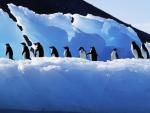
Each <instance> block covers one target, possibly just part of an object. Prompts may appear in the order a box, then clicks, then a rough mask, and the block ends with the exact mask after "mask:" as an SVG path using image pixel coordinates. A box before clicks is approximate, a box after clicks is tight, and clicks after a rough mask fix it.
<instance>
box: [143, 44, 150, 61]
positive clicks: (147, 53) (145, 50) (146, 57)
mask: <svg viewBox="0 0 150 113" xmlns="http://www.w3.org/2000/svg"><path fill="white" fill-rule="evenodd" d="M141 52H142V55H143V57H144V59H149V58H150V56H149V52H148V49H147V48H146V46H145V43H143V44H142V46H141Z"/></svg>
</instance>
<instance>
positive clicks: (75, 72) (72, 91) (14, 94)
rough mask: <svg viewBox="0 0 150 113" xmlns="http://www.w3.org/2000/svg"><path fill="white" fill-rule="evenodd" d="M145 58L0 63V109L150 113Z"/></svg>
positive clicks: (149, 83)
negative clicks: (111, 60)
mask: <svg viewBox="0 0 150 113" xmlns="http://www.w3.org/2000/svg"><path fill="white" fill-rule="evenodd" d="M149 68H150V60H134V59H125V60H117V61H113V62H109V61H108V62H90V61H86V60H81V59H75V58H72V59H64V58H58V59H56V58H42V59H38V58H37V59H33V60H32V61H17V62H14V61H10V60H7V59H0V72H1V74H0V91H1V92H0V109H22V110H39V111H41V110H44V111H74V112H75V111H77V112H85V113H87V112H91V113H96V112H97V113H100V112H103V113H122V111H123V113H149V112H150V74H149V73H150V70H149Z"/></svg>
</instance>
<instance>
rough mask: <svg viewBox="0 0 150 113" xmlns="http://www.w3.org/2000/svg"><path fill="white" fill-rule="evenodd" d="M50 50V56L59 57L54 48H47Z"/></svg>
mask: <svg viewBox="0 0 150 113" xmlns="http://www.w3.org/2000/svg"><path fill="white" fill-rule="evenodd" d="M49 48H50V49H51V56H52V57H59V54H58V51H57V49H56V48H55V47H54V46H51V47H49Z"/></svg>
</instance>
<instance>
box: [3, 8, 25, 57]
mask: <svg viewBox="0 0 150 113" xmlns="http://www.w3.org/2000/svg"><path fill="white" fill-rule="evenodd" d="M22 41H23V37H22V33H21V32H20V30H19V29H18V27H17V25H16V23H14V22H13V21H12V20H11V19H10V18H9V16H8V15H7V14H6V13H4V12H3V11H2V10H1V9H0V56H5V44H6V43H10V44H11V45H12V46H13V49H15V50H18V51H16V54H15V58H16V57H18V58H19V57H21V55H20V52H21V48H20V42H22ZM17 54H18V55H17Z"/></svg>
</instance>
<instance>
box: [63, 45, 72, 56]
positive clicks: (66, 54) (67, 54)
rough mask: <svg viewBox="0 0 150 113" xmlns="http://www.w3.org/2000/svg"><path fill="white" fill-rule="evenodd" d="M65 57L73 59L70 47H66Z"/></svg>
mask: <svg viewBox="0 0 150 113" xmlns="http://www.w3.org/2000/svg"><path fill="white" fill-rule="evenodd" d="M64 57H72V55H71V52H70V50H69V47H64Z"/></svg>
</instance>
